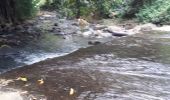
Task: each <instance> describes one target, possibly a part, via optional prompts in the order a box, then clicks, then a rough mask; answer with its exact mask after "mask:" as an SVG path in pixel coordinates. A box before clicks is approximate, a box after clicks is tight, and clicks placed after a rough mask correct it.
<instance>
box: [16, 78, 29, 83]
mask: <svg viewBox="0 0 170 100" xmlns="http://www.w3.org/2000/svg"><path fill="white" fill-rule="evenodd" d="M16 80H20V81H23V82H27V81H28V79H27V78H26V77H18V78H17V79H16Z"/></svg>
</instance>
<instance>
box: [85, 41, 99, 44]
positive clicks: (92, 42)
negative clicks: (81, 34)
mask: <svg viewBox="0 0 170 100" xmlns="http://www.w3.org/2000/svg"><path fill="white" fill-rule="evenodd" d="M88 44H89V45H98V44H101V42H100V41H89V42H88Z"/></svg>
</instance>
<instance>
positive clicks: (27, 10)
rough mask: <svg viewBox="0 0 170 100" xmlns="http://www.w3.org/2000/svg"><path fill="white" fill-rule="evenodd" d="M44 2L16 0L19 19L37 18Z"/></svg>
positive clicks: (41, 0)
mask: <svg viewBox="0 0 170 100" xmlns="http://www.w3.org/2000/svg"><path fill="white" fill-rule="evenodd" d="M43 2H45V0H16V15H17V17H18V18H19V19H20V20H22V19H27V18H30V17H33V16H35V15H36V13H37V11H38V10H39V7H40V6H41V5H42V3H43Z"/></svg>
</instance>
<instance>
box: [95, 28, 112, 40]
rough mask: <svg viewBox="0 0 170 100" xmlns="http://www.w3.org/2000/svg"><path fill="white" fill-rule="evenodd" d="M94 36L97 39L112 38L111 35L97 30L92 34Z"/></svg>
mask: <svg viewBox="0 0 170 100" xmlns="http://www.w3.org/2000/svg"><path fill="white" fill-rule="evenodd" d="M93 33H94V35H95V36H97V37H98V38H99V37H100V38H102V37H112V34H111V33H108V32H103V31H101V30H97V31H94V32H93Z"/></svg>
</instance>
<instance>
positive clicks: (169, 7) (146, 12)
mask: <svg viewBox="0 0 170 100" xmlns="http://www.w3.org/2000/svg"><path fill="white" fill-rule="evenodd" d="M136 16H137V18H138V19H139V20H140V21H143V22H153V23H158V22H162V23H165V22H166V21H170V0H166V1H165V0H154V1H152V2H151V4H145V5H144V7H143V8H141V9H140V12H139V13H137V14H136Z"/></svg>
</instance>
